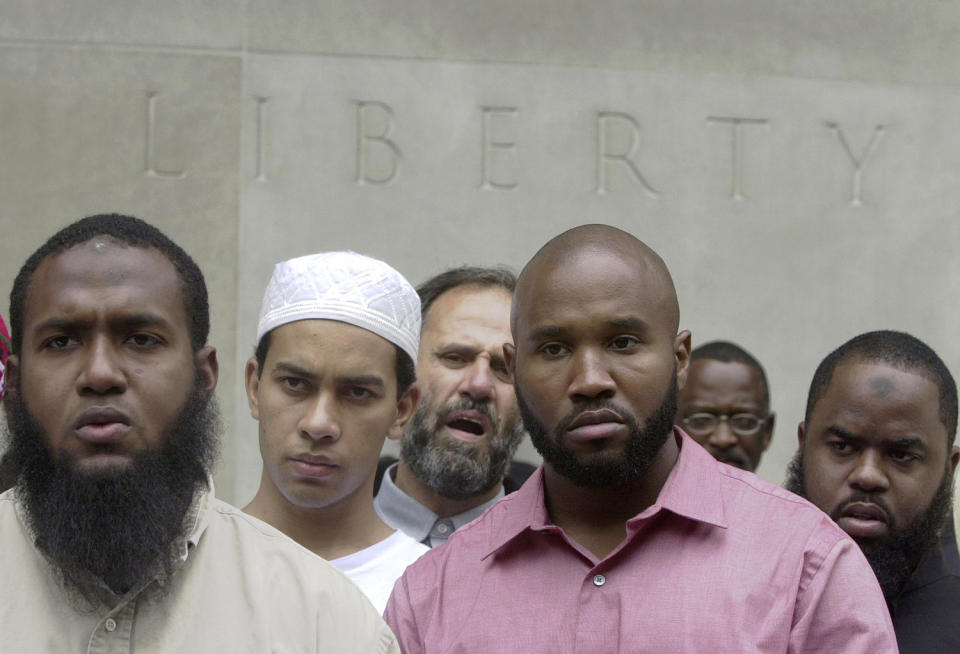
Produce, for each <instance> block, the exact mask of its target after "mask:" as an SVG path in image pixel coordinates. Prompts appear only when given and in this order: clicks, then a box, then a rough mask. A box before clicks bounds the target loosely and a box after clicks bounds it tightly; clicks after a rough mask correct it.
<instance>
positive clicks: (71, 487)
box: [6, 386, 220, 595]
mask: <svg viewBox="0 0 960 654" xmlns="http://www.w3.org/2000/svg"><path fill="white" fill-rule="evenodd" d="M6 410H7V430H8V432H9V436H10V453H11V455H12V456H13V459H14V465H15V466H16V468H17V470H19V477H18V484H17V487H16V488H17V490H16V493H17V498H18V499H19V500H20V501H21V503H22V505H23V506H24V508H25V509H26V510H25V512H24V513H25V517H26V521H27V526H28V528H29V530H30V532H31V533H32V534H33V536H34V538H35V543H36V545H37V547H38V548H39V549H40V550H41V551H42V552H43V553H44V555H45V556H46V557H47V559H48V560H49V561H50V562H51V563H52V564H53V566H54V568H55V570H57V571H58V572H59V574H60V576H61V581H62V582H64V583H65V585H67V586H69V587H73V588H75V589H77V590H80V591H81V592H82V591H83V588H84V585H85V584H88V583H89V582H90V581H91V580H92V579H99V580H101V581H103V583H105V584H106V585H107V587H109V588H110V589H111V590H112V591H113V592H114V593H116V594H117V595H123V594H124V593H126V592H128V591H130V590H131V589H133V588H134V587H135V586H137V585H138V584H139V583H141V582H142V581H144V580H146V579H147V578H150V577H152V576H153V575H158V576H160V577H161V578H163V577H166V576H169V574H170V573H171V572H172V571H173V569H174V567H175V565H176V563H177V562H178V560H179V554H178V552H177V547H175V545H176V544H177V541H182V539H183V537H184V536H185V535H186V534H185V531H186V529H187V528H188V527H189V525H186V524H185V518H186V515H187V512H188V510H189V508H190V505H191V503H192V501H193V499H194V496H195V494H196V493H197V492H198V491H200V490H202V489H205V488H206V485H207V473H208V470H211V469H212V468H213V463H214V461H215V459H216V456H217V444H218V443H217V441H218V438H217V435H218V432H219V424H220V421H219V412H218V410H217V406H216V402H215V400H214V399H213V398H211V399H209V401H208V399H207V398H206V397H205V394H204V393H203V392H201V389H200V387H199V386H196V387H195V388H194V390H193V391H192V392H191V394H190V396H189V397H188V398H187V400H186V402H185V403H184V406H183V408H182V409H181V410H180V412H179V414H178V416H177V417H176V418H175V419H174V421H173V422H172V424H171V425H170V426H169V427H168V428H167V429H165V430H164V433H165V435H166V438H165V439H164V441H163V446H162V447H161V448H160V449H159V450H147V451H143V452H140V453H138V454H137V455H136V457H135V458H134V461H133V464H132V465H131V466H129V467H127V468H123V469H119V470H107V471H102V472H98V473H83V472H78V471H77V470H76V469H75V465H74V462H73V461H72V460H70V459H66V458H65V457H63V456H62V455H61V456H55V455H53V454H52V453H51V452H50V450H49V448H48V447H47V445H46V443H48V442H49V441H48V438H47V436H46V435H45V434H44V432H43V430H42V428H41V427H40V425H39V424H38V423H37V421H36V419H35V418H34V417H33V415H32V414H31V413H30V411H29V409H28V407H27V405H26V402H25V401H24V400H23V399H22V398H21V397H19V396H17V397H14V398H11V399H10V401H9V402H7V404H6Z"/></svg>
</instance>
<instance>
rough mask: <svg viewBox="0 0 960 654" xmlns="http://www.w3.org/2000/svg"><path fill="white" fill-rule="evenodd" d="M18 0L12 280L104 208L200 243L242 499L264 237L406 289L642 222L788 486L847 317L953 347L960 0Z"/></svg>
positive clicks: (8, 114)
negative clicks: (739, 351)
mask: <svg viewBox="0 0 960 654" xmlns="http://www.w3.org/2000/svg"><path fill="white" fill-rule="evenodd" d="M0 9H2V16H3V18H2V19H0V197H2V198H3V202H2V203H0V228H2V233H3V235H4V237H3V239H2V240H0V283H3V284H4V288H5V289H6V288H8V287H9V283H10V281H12V278H13V275H14V274H15V272H16V270H17V268H18V267H19V265H20V263H21V262H22V259H23V258H24V257H25V256H26V254H27V253H29V252H30V251H31V250H32V249H34V248H35V247H36V246H37V245H39V243H40V242H41V241H42V240H43V239H44V238H46V237H47V236H49V235H50V234H51V233H52V232H53V231H54V230H55V229H56V228H57V227H59V226H61V225H63V224H66V223H67V222H69V221H71V220H73V219H75V218H77V217H79V216H82V215H86V214H89V213H93V212H98V211H104V210H118V211H126V212H130V213H134V214H136V215H140V216H141V217H144V218H146V219H148V220H150V221H152V222H155V223H156V224H158V225H159V226H160V227H161V228H163V229H164V230H166V231H167V232H168V233H170V235H171V236H172V237H173V238H174V239H176V240H177V241H178V242H180V243H182V244H183V245H184V246H185V247H186V248H187V250H188V251H190V252H191V253H192V254H194V255H195V256H196V258H197V259H198V261H199V262H200V264H201V266H202V267H203V269H204V271H205V273H206V274H207V276H208V279H209V283H210V287H211V297H212V300H213V317H214V332H213V337H212V340H213V342H215V343H216V344H217V345H218V346H219V348H220V351H221V363H222V365H223V369H222V376H221V385H220V396H221V401H222V404H223V410H224V416H225V419H226V423H227V438H226V439H225V445H224V456H223V463H222V466H221V470H220V472H219V473H218V475H217V478H218V483H219V487H220V493H221V495H223V496H224V497H226V498H227V499H230V500H233V501H235V502H236V503H239V504H243V503H244V502H245V501H246V500H247V499H249V497H250V496H251V495H252V493H253V491H254V489H255V488H256V485H257V483H258V480H259V467H260V463H259V453H258V449H257V444H256V426H255V423H253V421H252V420H251V419H250V418H249V414H248V412H247V410H246V402H245V399H244V397H243V393H242V381H241V372H242V365H243V363H244V362H245V360H246V358H247V357H248V356H249V355H250V353H251V352H252V350H253V346H254V343H253V338H254V329H255V324H256V318H257V312H258V310H259V303H260V297H261V294H262V292H263V288H264V286H265V285H266V281H267V278H268V277H269V274H270V271H271V268H272V265H273V264H274V263H275V262H276V261H278V260H280V259H285V258H289V257H292V256H296V255H298V254H303V253H306V252H311V251H318V250H328V249H337V248H350V249H355V250H359V251H362V252H365V253H368V254H371V255H373V256H378V257H381V258H383V259H385V260H387V261H389V262H390V263H392V264H393V265H395V266H396V267H397V268H398V269H400V270H401V271H402V272H404V273H405V274H406V275H407V276H408V277H409V278H410V279H411V280H412V281H414V282H415V283H416V282H420V281H422V280H424V279H426V278H427V277H429V276H430V275H432V274H434V273H436V272H438V271H439V270H441V269H443V268H445V267H448V266H452V265H457V264H461V263H478V264H506V265H508V266H511V267H513V268H514V269H516V270H519V268H520V267H521V266H522V265H523V264H524V263H525V262H526V260H527V259H528V258H529V257H530V256H531V255H532V254H533V252H534V251H535V250H536V249H537V248H538V247H539V246H540V245H542V244H543V243H544V242H545V241H546V240H547V239H548V238H550V237H551V236H553V235H555V234H556V233H558V232H559V231H561V230H563V229H565V228H566V227H570V226H573V225H576V224H579V223H582V222H588V221H598V222H606V223H610V224H614V225H618V226H621V227H623V228H625V229H628V230H629V231H631V232H633V233H635V234H637V235H638V236H640V237H641V238H643V239H645V240H646V241H648V242H649V243H650V244H651V245H652V246H653V247H654V248H655V249H657V250H658V251H659V252H660V253H661V254H662V255H663V256H664V258H665V259H666V261H667V263H668V265H669V266H670V268H671V270H672V271H673V274H674V277H675V279H676V283H677V287H678V291H679V294H680V301H681V308H682V313H683V324H684V326H685V327H687V328H690V329H692V330H693V333H694V343H695V344H696V343H702V342H705V341H707V340H712V339H715V338H728V339H732V340H736V341H738V342H740V343H742V344H743V345H744V346H746V347H747V348H748V349H750V350H751V351H753V352H754V353H755V354H756V355H757V356H758V357H759V358H760V360H761V361H763V362H764V363H765V364H766V365H767V368H768V374H769V376H770V380H771V385H772V393H773V402H774V406H775V408H776V409H777V411H778V413H779V421H778V428H777V433H776V435H775V437H774V445H773V447H772V449H771V451H770V453H769V454H768V456H767V458H766V459H765V461H764V464H763V466H762V467H761V469H760V473H761V474H762V475H763V476H765V477H767V478H769V479H772V480H774V481H779V480H780V479H782V476H783V469H784V467H785V465H786V462H787V460H788V459H789V457H790V455H791V454H792V452H793V450H794V449H795V436H794V434H795V431H796V423H797V421H798V420H799V419H800V418H801V416H802V411H803V404H804V400H805V396H806V387H807V384H808V383H809V379H810V376H811V375H812V373H813V370H814V368H815V366H816V364H817V363H818V362H819V360H820V359H821V358H822V357H823V356H824V355H825V354H826V353H827V352H828V351H829V350H830V349H832V348H834V347H835V346H837V345H839V344H840V343H841V342H842V341H843V340H845V339H846V338H849V337H851V336H853V335H854V334H856V333H858V332H861V331H864V330H867V329H874V328H881V327H893V328H898V329H905V330H908V331H911V332H912V333H914V334H916V335H917V336H919V337H921V338H923V339H924V340H926V341H927V342H928V343H930V344H931V345H932V346H933V347H934V348H936V349H937V350H938V351H939V352H940V353H941V354H942V355H943V357H944V359H945V360H946V361H947V363H948V365H950V366H951V367H953V368H956V367H957V366H958V364H960V345H957V344H956V342H955V339H953V338H952V335H953V331H954V325H955V324H956V322H957V318H958V315H957V310H956V309H955V308H954V307H955V304H956V303H955V298H956V297H957V291H958V288H957V285H958V283H960V282H958V281H956V280H958V279H960V277H958V275H957V273H958V272H960V271H958V270H957V266H958V265H960V264H957V263H955V260H956V257H955V256H954V253H955V251H956V248H957V242H958V241H957V238H958V234H957V230H958V229H960V228H958V226H957V225H958V218H960V216H958V213H960V211H958V207H960V183H958V182H957V180H958V179H960V137H958V136H957V135H958V134H960V124H958V123H960V85H958V81H960V65H958V63H957V62H958V61H960V38H957V36H958V34H960V9H958V8H957V6H956V4H955V3H951V2H942V1H938V0H922V1H920V2H909V3H908V2H882V3H876V2H866V1H865V0H849V1H847V2H842V3H841V2H826V1H825V0H815V1H813V2H805V3H797V2H790V1H788V0H773V1H771V0H766V1H763V2H761V1H760V0H719V1H718V0H688V1H683V2H672V3H663V2H652V1H650V0H641V1H639V2H626V1H624V0H600V1H598V2H593V3H566V2H550V1H547V0H538V1H537V2H533V3H508V2H500V1H492V2H484V3H476V2H470V3H467V2H437V1H428V0H415V1H413V2H406V3H395V2H388V1H387V0H375V1H374V0H365V1H360V2H352V3H344V2H330V1H329V0H326V1H321V2H306V1H305V0H284V1H283V2H280V1H278V0H249V1H247V2H241V1H239V0H235V1H227V0H208V1H205V2H173V3H167V4H166V5H164V6H163V8H162V9H161V8H159V7H158V6H157V5H156V4H155V3H153V4H147V3H144V2H141V1H140V0H133V1H131V2H118V1H116V0H97V1H94V0H84V1H81V2H76V3H66V2H63V1H62V0H31V1H30V2H26V1H25V0H0ZM151 93H156V94H157V95H156V96H155V99H154V100H152V103H153V125H154V129H153V137H152V154H153V156H152V159H150V160H149V161H148V150H150V148H149V147H148V141H149V140H151V139H150V138H149V136H148V135H149V134H150V130H149V129H148V126H149V124H150V120H149V115H150V103H151V100H149V97H150V95H149V94H151ZM485 108H486V109H485ZM733 119H737V121H739V122H734V121H733ZM878 126H881V127H880V129H878ZM858 169H859V173H858V172H857V170H858ZM148 170H152V171H153V172H154V173H155V174H154V175H152V176H151V175H149V174H147V171H148ZM181 171H182V173H183V174H182V175H181V174H180V172H181ZM170 172H173V173H175V174H173V175H167V174H164V173H170ZM641 178H642V180H641ZM598 191H599V192H598ZM4 292H6V290H4ZM5 304H6V303H5V302H4V303H2V305H0V310H5ZM525 448H526V449H524V450H523V456H528V457H534V456H535V454H534V453H533V452H532V449H531V448H529V446H525Z"/></svg>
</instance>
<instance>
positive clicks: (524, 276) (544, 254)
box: [510, 225, 680, 335]
mask: <svg viewBox="0 0 960 654" xmlns="http://www.w3.org/2000/svg"><path fill="white" fill-rule="evenodd" d="M581 257H583V258H588V257H613V258H616V259H618V260H620V261H621V262H623V263H625V264H627V265H629V266H631V267H633V268H634V269H635V271H636V277H637V284H639V285H642V286H643V289H644V292H645V294H646V296H647V298H648V299H649V301H650V303H651V307H655V308H656V310H657V312H658V313H659V314H660V316H661V318H662V320H663V322H665V323H666V324H667V325H668V326H669V329H670V331H671V332H673V333H676V331H677V329H678V328H679V325H680V306H679V304H678V302H677V292H676V290H675V288H674V286H673V279H672V278H671V277H670V272H669V271H668V270H667V266H666V264H665V263H664V262H663V259H661V258H660V256H659V255H658V254H657V253H656V252H654V251H653V250H652V249H650V247H649V246H647V245H646V244H645V243H644V242H643V241H641V240H639V239H638V238H636V237H635V236H633V235H632V234H630V233H628V232H625V231H623V230H622V229H617V228H616V227H611V226H609V225H581V226H579V227H574V228H573V229H570V230H567V231H566V232H563V233H562V234H560V235H559V236H556V237H554V238H553V239H551V240H550V241H548V242H547V244H546V245H544V246H543V247H542V248H540V250H539V251H538V252H537V253H536V254H535V255H533V258H532V259H530V262H529V263H528V264H527V265H526V266H525V267H524V269H523V272H521V273H520V277H519V279H518V281H517V288H516V291H515V292H514V295H513V308H512V311H511V312H510V325H511V328H512V330H513V331H514V335H516V328H517V323H518V321H519V320H520V319H521V318H522V314H523V310H524V306H525V305H526V304H527V299H528V298H529V297H530V294H531V293H536V289H537V288H539V287H540V285H541V284H542V283H543V282H544V280H546V279H547V278H549V277H550V276H552V275H554V274H555V273H557V272H558V271H561V270H562V268H563V266H564V265H565V264H569V263H571V262H573V261H576V260H578V259H580V258H581Z"/></svg>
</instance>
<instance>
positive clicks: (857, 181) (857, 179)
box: [824, 121, 886, 207]
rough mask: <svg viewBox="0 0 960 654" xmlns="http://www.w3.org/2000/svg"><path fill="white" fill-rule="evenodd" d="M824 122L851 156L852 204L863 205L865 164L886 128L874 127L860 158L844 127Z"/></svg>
mask: <svg viewBox="0 0 960 654" xmlns="http://www.w3.org/2000/svg"><path fill="white" fill-rule="evenodd" d="M824 124H825V125H826V126H827V129H829V130H830V131H831V132H833V133H834V134H836V135H837V140H839V141H840V145H841V146H843V151H844V152H846V153H847V157H849V158H850V163H852V164H853V181H852V184H851V189H850V206H853V207H859V206H862V205H863V196H862V178H863V164H865V163H866V162H867V159H869V158H870V155H872V154H873V151H874V150H875V149H876V148H877V143H879V142H880V139H881V138H882V137H883V134H884V132H885V131H886V128H884V126H883V125H877V126H876V127H874V128H873V136H872V137H870V142H869V143H867V147H865V148H864V149H863V154H861V155H860V158H859V159H858V158H857V157H856V156H854V154H853V150H852V149H851V148H850V144H849V143H848V142H847V138H846V137H845V136H844V135H843V129H842V128H841V127H840V125H839V124H837V123H834V122H830V121H827V122H825V123H824Z"/></svg>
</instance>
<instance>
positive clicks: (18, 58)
mask: <svg viewBox="0 0 960 654" xmlns="http://www.w3.org/2000/svg"><path fill="white" fill-rule="evenodd" d="M240 81H241V79H240V66H239V62H238V61H236V60H230V59H224V58H203V57H195V56H185V55H176V54H170V55H151V54H139V53H117V52H110V53H107V52H98V51H86V50H75V49H57V48H45V47H18V48H0V117H2V119H0V197H2V198H3V202H2V206H0V225H2V229H0V233H2V236H0V286H2V288H3V293H4V300H3V302H2V303H0V304H2V306H3V309H2V312H3V314H4V316H8V315H9V314H8V311H7V301H6V294H7V293H9V289H10V286H11V285H12V283H13V278H14V276H15V275H16V273H17V271H18V270H19V268H20V266H21V265H22V264H23V262H24V260H25V259H26V257H27V255H28V254H29V253H30V252H32V251H33V250H34V249H36V248H37V247H39V245H40V244H41V243H42V242H43V241H44V240H46V239H47V238H48V237H49V236H51V235H52V234H53V233H54V232H55V231H56V230H57V229H59V228H60V227H62V226H64V225H66V224H68V223H70V222H73V221H74V220H76V219H78V218H82V217H83V216H86V215H90V214H95V213H104V212H114V211H117V212H122V213H129V214H133V215H135V216H138V217H140V218H143V219H145V220H147V221H149V222H152V223H153V224H155V225H157V226H158V227H159V228H160V229H162V230H163V231H164V232H166V233H167V234H168V235H169V236H170V237H171V238H173V239H174V240H175V241H177V242H178V243H180V244H181V245H182V246H183V247H184V248H185V249H186V250H187V251H188V252H189V253H190V254H191V255H192V256H193V257H194V258H195V259H196V260H197V262H198V263H199V264H200V266H201V268H202V269H203V271H204V274H205V275H206V278H207V284H208V287H209V289H210V298H211V308H212V311H213V319H212V323H213V325H212V335H211V342H212V343H214V344H216V345H217V346H218V347H219V348H220V363H221V379H222V380H229V381H227V382H226V383H224V382H223V381H222V382H221V393H220V401H221V404H222V408H223V411H224V414H225V416H226V417H227V418H228V419H229V420H230V421H231V424H232V415H233V404H234V399H233V396H232V394H231V393H230V392H229V391H228V392H223V389H230V388H232V386H231V384H230V381H232V379H233V378H234V377H235V374H236V373H235V369H234V358H235V351H236V347H235V345H234V342H235V336H234V330H233V311H234V309H233V307H234V304H235V300H234V297H235V294H236V290H235V289H236V267H237V256H236V214H237V172H236V171H237V165H238V164H237V162H238V159H239V152H240V135H239V124H240V116H239V103H238V102H237V100H236V95H237V91H236V89H237V88H238V86H239V85H240ZM149 93H156V94H157V95H156V96H155V100H154V101H153V103H154V104H155V108H154V111H155V112H154V116H155V119H154V129H153V137H152V139H150V138H149V137H148V131H149V130H148V127H149V119H148V113H149V104H150V102H151V101H150V99H149V96H148V94H149ZM148 140H152V143H153V158H152V160H148V156H147V153H148ZM149 170H152V171H153V173H152V174H149V173H148V171H149ZM232 445H233V441H232V439H228V440H227V441H226V442H225V444H224V451H223V458H224V460H225V461H227V462H228V465H226V466H224V467H222V468H221V471H220V473H218V476H217V477H218V481H219V484H220V485H221V486H225V487H227V488H229V487H231V486H232V484H233V469H234V467H233V465H232V461H233V459H234V454H233V451H232V449H233V448H232Z"/></svg>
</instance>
